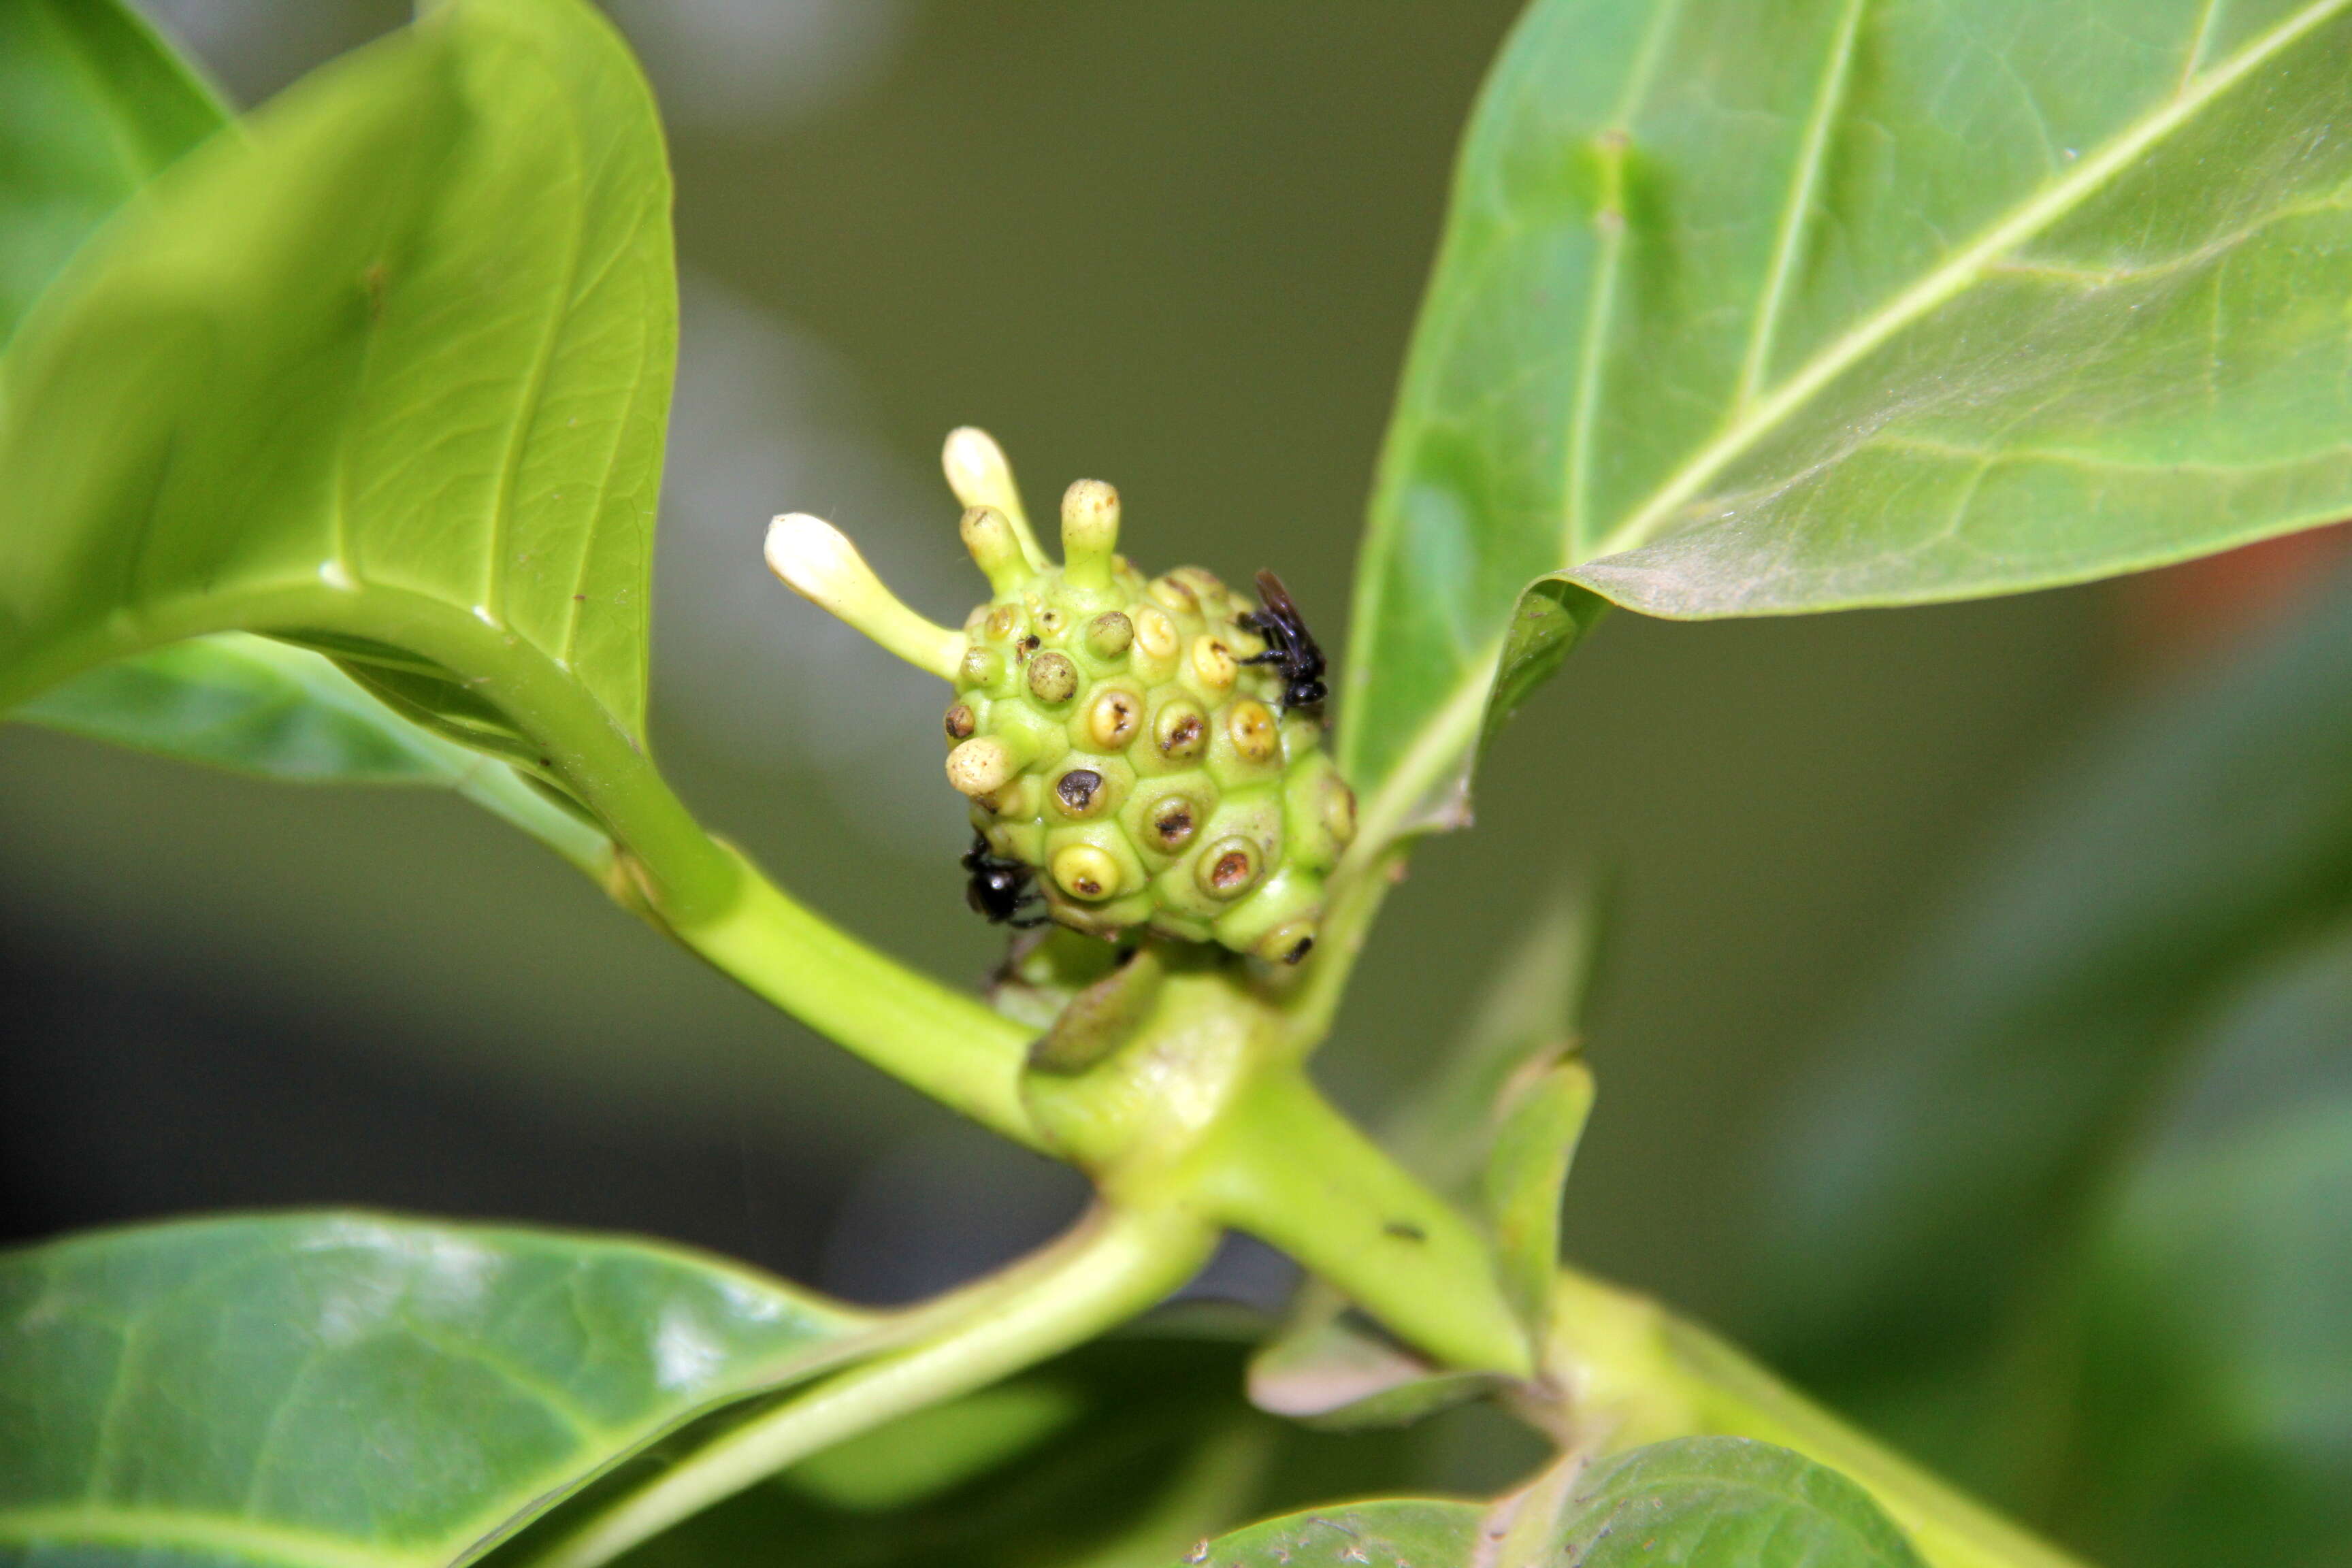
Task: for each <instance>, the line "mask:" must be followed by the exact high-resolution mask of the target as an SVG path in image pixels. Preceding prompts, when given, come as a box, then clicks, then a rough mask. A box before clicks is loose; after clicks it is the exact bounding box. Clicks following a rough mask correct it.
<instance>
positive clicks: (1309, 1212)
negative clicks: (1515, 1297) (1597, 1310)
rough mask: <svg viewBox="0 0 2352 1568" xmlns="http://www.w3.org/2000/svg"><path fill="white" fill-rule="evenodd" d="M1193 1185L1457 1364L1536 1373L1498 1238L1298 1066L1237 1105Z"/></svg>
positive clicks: (1402, 1332)
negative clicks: (1501, 1268)
mask: <svg viewBox="0 0 2352 1568" xmlns="http://www.w3.org/2000/svg"><path fill="white" fill-rule="evenodd" d="M1181 1181H1182V1182H1183V1183H1184V1184H1186V1185H1187V1186H1188V1187H1190V1188H1191V1190H1192V1191H1194V1192H1196V1193H1197V1194H1199V1196H1200V1198H1201V1200H1202V1201H1203V1202H1206V1203H1209V1204H1212V1205H1214V1206H1215V1210H1216V1213H1217V1214H1218V1215H1219V1216H1220V1217H1221V1218H1223V1220H1225V1221H1226V1222H1227V1223H1228V1224H1230V1225H1233V1226H1235V1227H1237V1228H1239V1229H1242V1230H1246V1231H1248V1232H1249V1233H1250V1234H1252V1235H1253V1236H1257V1237H1263V1238H1264V1239H1265V1240H1267V1241H1270V1242H1272V1243H1273V1244H1274V1245H1275V1246H1276V1247H1281V1248H1282V1249H1283V1250H1284V1251H1285V1252H1287V1253H1289V1254H1290V1255H1291V1256H1292V1257H1293V1258H1297V1259H1298V1261H1299V1262H1300V1263H1302V1264H1304V1265H1306V1267H1307V1268H1310V1269H1312V1270H1313V1271H1314V1272H1315V1273H1316V1274H1318V1275H1319V1276H1320V1277H1322V1278H1323V1279H1326V1280H1328V1281H1329V1282H1330V1283H1331V1284H1332V1285H1334V1286H1336V1287H1337V1288H1338V1289H1339V1290H1341V1291H1342V1292H1344V1293H1345V1294H1346V1295H1347V1296H1348V1297H1349V1299H1350V1300H1354V1301H1355V1302H1356V1303H1357V1304H1358V1305H1360V1306H1361V1307H1362V1308H1363V1309H1364V1310H1366V1311H1369V1312H1370V1313H1371V1314H1372V1315H1373V1316H1374V1317H1376V1318H1378V1319H1380V1320H1381V1322H1383V1323H1385V1324H1386V1325H1387V1326H1388V1327H1389V1328H1390V1329H1391V1331H1394V1332H1395V1333H1397V1334H1398V1335H1399V1336H1401V1337H1402V1338H1403V1339H1405V1340H1407V1341H1409V1342H1412V1344H1414V1345H1416V1346H1418V1347H1419V1348H1420V1349H1421V1350H1423V1351H1424V1352H1427V1353H1428V1354H1430V1355H1432V1356H1433V1357H1435V1358H1436V1359H1437V1360H1438V1361H1440V1362H1442V1363H1445V1364H1446V1365H1448V1366H1453V1367H1457V1368H1460V1369H1463V1370H1465V1371H1472V1372H1500V1373H1507V1374H1509V1375H1511V1376H1514V1377H1525V1376H1528V1374H1529V1373H1531V1372H1532V1371H1533V1370H1534V1357H1533V1355H1532V1353H1531V1351H1530V1349H1529V1346H1528V1336H1527V1331H1526V1330H1525V1329H1524V1328H1522V1327H1521V1325H1520V1324H1519V1322H1518V1320H1517V1318H1516V1317H1514V1316H1513V1315H1512V1312H1511V1309H1510V1304H1509V1302H1508V1301H1507V1300H1506V1299H1505V1297H1504V1294H1503V1291H1502V1288H1501V1286H1500V1284H1499V1282H1498V1281H1497V1279H1496V1273H1495V1267H1494V1255H1493V1252H1492V1250H1491V1249H1490V1248H1489V1247H1488V1246H1487V1244H1486V1238H1485V1237H1482V1236H1481V1235H1479V1234H1478V1232H1477V1231H1476V1230H1475V1229H1474V1228H1473V1227H1472V1226H1471V1225H1470V1224H1469V1222H1468V1221H1467V1220H1465V1218H1463V1216H1462V1215H1460V1214H1458V1213H1456V1212H1455V1211H1454V1208H1453V1207H1452V1206H1450V1205H1447V1204H1446V1203H1445V1202H1444V1200H1443V1199H1441V1198H1439V1197H1438V1196H1437V1195H1436V1194H1434V1193H1433V1192H1431V1191H1430V1190H1429V1188H1428V1187H1426V1186H1424V1185H1423V1184H1422V1183H1421V1182H1420V1181H1418V1180H1417V1179H1415V1178H1414V1177H1413V1176H1412V1174H1411V1173H1408V1172H1407V1171H1406V1170H1405V1169H1404V1167H1402V1165H1399V1164H1398V1163H1396V1162H1395V1161H1393V1160H1391V1159H1390V1158H1389V1157H1388V1155H1387V1154H1385V1153H1383V1152H1381V1149H1380V1146H1379V1145H1377V1144H1375V1143H1374V1142H1371V1140H1370V1139H1369V1138H1367V1137H1365V1136H1364V1135H1363V1134H1362V1133H1361V1132H1360V1131H1357V1130H1356V1128H1355V1127H1354V1125H1353V1124H1351V1123H1350V1122H1349V1121H1348V1120H1347V1118H1345V1117H1343V1116H1341V1115H1340V1114H1339V1111H1337V1110H1334V1109H1332V1107H1331V1104H1330V1102H1329V1101H1328V1100H1325V1099H1324V1098H1323V1097H1322V1095H1321V1094H1319V1093H1318V1092H1317V1090H1316V1089H1315V1087H1314V1086H1313V1085H1312V1084H1310V1083H1308V1082H1307V1079H1306V1078H1305V1077H1304V1075H1302V1074H1300V1073H1299V1072H1297V1071H1296V1070H1295V1069H1291V1068H1276V1069H1274V1070H1271V1071H1268V1072H1266V1073H1265V1074H1264V1075H1263V1076H1262V1077H1260V1078H1259V1079H1256V1080H1255V1082H1253V1083H1252V1084H1251V1085H1250V1086H1249V1087H1248V1089H1246V1090H1245V1091H1244V1093H1242V1094H1241V1095H1240V1096H1238V1097H1237V1098H1236V1099H1235V1100H1234V1104H1233V1105H1232V1107H1231V1108H1230V1109H1229V1110H1227V1111H1226V1113H1225V1114H1224V1116H1223V1118H1222V1119H1221V1120H1220V1122H1219V1124H1218V1126H1217V1129H1216V1131H1215V1132H1214V1133H1213V1135H1212V1136H1211V1138H1210V1139H1208V1140H1207V1141H1206V1142H1204V1143H1203V1144H1202V1148H1201V1150H1200V1152H1199V1153H1198V1155H1197V1156H1196V1157H1195V1158H1194V1159H1193V1160H1192V1162H1190V1163H1188V1164H1187V1165H1186V1166H1184V1167H1182V1168H1181Z"/></svg>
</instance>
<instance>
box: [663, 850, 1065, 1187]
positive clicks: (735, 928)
mask: <svg viewBox="0 0 2352 1568" xmlns="http://www.w3.org/2000/svg"><path fill="white" fill-rule="evenodd" d="M721 852H722V853H724V854H726V855H727V856H729V857H730V859H732V861H733V862H734V865H735V868H736V873H737V879H738V881H737V887H738V893H737V897H736V899H735V900H734V902H733V903H732V904H730V905H729V906H728V907H727V908H725V909H723V910H720V911H719V913H717V914H716V915H712V916H706V917H704V918H702V919H699V920H696V921H675V920H673V921H669V922H668V926H669V929H670V931H672V933H673V934H675V935H676V936H677V940H678V941H680V942H684V943H685V944H686V945H687V946H688V947H690V948H692V949H693V950H694V951H695V952H698V953H699V954H701V955H702V957H704V958H705V959H707V960H709V962H710V963H711V964H713V965H714V966H715V967H717V968H718V969H719V970H720V971H722V972H723V973H727V974H729V975H730V976H732V977H733V978H734V979H736V980H738V981H740V982H741V983H742V984H744V985H745V986H747V987H749V988H750V989H751V991H752V992H753V993H755V994H758V995H760V996H762V997H765V998H766V999H767V1000H768V1001H770V1002H772V1003H773V1004H775V1005H777V1006H779V1007H782V1009H783V1010H784V1011H785V1012H787V1013H790V1014H792V1015H793V1016H794V1017H796V1018H798V1019H800V1020H801V1022H803V1023H804V1024H806V1025H807V1026H809V1027H810V1028H812V1029H814V1030H816V1031H817V1032H818V1033H819V1034H822V1035H824V1036H827V1037H830V1038H832V1039H834V1040H835V1041H838V1042H839V1043H840V1044H841V1045H843V1046H845V1047H848V1048H849V1049H850V1050H852V1051H855V1052H856V1053H857V1054H858V1055H859V1056H861V1057H863V1058H866V1060H867V1061H869V1062H872V1063H873V1064H874V1065H875V1066H876V1067H878V1068H881V1069H882V1070H883V1071H885V1072H887V1073H889V1074H891V1075H892V1076H893V1077H896V1078H898V1079H901V1080H903V1081H905V1082H907V1083H909V1084H912V1085H913V1086H914V1087H915V1088H917V1089H920V1090H922V1091H923V1092H924V1093H925V1094H928V1095H929V1096H930V1097H931V1098H932V1099H933V1100H939V1101H940V1103H942V1104H944V1105H948V1106H951V1107H953V1108H954V1109H955V1110H960V1111H961V1112H963V1114H965V1115H966V1116H969V1117H971V1119H972V1120H973V1121H977V1122H979V1123H980V1124H981V1125H982V1126H983V1127H987V1128H990V1129H991V1130H992V1131H997V1132H1000V1133H1003V1135H1004V1136H1005V1137H1007V1138H1010V1139H1012V1140H1013V1142H1017V1143H1021V1144H1024V1145H1026V1146H1027V1147H1029V1148H1032V1149H1043V1148H1044V1144H1043V1143H1042V1142H1041V1141H1040V1139H1039V1136H1038V1133H1037V1131H1036V1129H1035V1127H1034V1125H1033V1124H1032V1123H1031V1121H1030V1118H1029V1112H1028V1111H1027V1110H1025V1109H1024V1107H1023V1105H1022V1102H1021V1070H1022V1065H1023V1062H1024V1058H1025V1055H1026V1052H1027V1050H1028V1046H1029V1031H1027V1030H1026V1029H1024V1028H1022V1027H1021V1026H1019V1025H1017V1024H1015V1023H1013V1022H1012V1021H1011V1020H1010V1019H1007V1018H1004V1017H1002V1016H998V1015H997V1014H996V1013H994V1012H992V1011H991V1010H989V1009H988V1008H987V1007H985V1006H983V1005H981V1004H980V1003H978V1002H976V1001H974V1000H973V999H972V998H971V997H969V996H966V995H964V994H961V992H956V991H950V990H949V989H948V988H947V987H945V986H943V985H940V984H938V983H937V982H936V981H933V980H931V979H929V977H927V976H924V975H921V974H918V973H914V972H913V971H911V970H909V969H908V968H907V967H906V966H905V965H903V964H901V963H898V962H897V961H895V960H893V959H890V958H887V957H886V956H884V955H883V954H881V953H879V952H876V951H875V950H874V949H872V948H870V947H867V946H866V944H865V943H863V942H859V941H857V940H856V938H855V937H852V936H850V935H848V934H847V933H846V932H845V931H842V930H840V928H838V927H836V926H835V925H833V924H832V923H830V922H829V921H825V920H824V919H822V918H820V917H819V916H817V915H814V914H812V913H811V912H810V911H809V910H807V909H805V908H804V907H803V906H802V905H801V904H799V903H797V902H795V901H793V899H791V898H790V897H789V896H787V895H786V894H785V893H784V892H783V891H782V889H779V888H778V887H777V886H776V885H775V884H774V883H772V882H771V881H769V880H768V879H767V878H765V877H763V876H761V874H760V871H759V869H758V868H756V867H754V866H752V865H751V862H750V861H748V860H745V859H743V858H741V857H740V855H738V854H737V853H736V852H735V851H734V850H733V849H731V848H724V847H722V849H721Z"/></svg>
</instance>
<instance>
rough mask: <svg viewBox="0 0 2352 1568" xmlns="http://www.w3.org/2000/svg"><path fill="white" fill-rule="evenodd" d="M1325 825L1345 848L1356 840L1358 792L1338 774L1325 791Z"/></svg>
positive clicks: (1333, 777)
mask: <svg viewBox="0 0 2352 1568" xmlns="http://www.w3.org/2000/svg"><path fill="white" fill-rule="evenodd" d="M1323 826H1325V827H1327V828H1328V829H1329V830H1330V833H1331V837H1332V838H1333V840H1334V841H1336V842H1337V843H1338V844H1339V845H1340V846H1341V847H1343V848H1344V847H1346V846H1348V845H1349V844H1351V843H1353V842H1355V837H1356V792H1355V791H1354V790H1351V789H1349V787H1348V786H1347V784H1346V783H1345V782H1344V781H1342V780H1341V779H1340V778H1339V776H1338V775H1337V774H1334V775H1333V776H1332V778H1331V780H1330V783H1329V784H1328V786H1327V787H1326V788H1325V790H1324V792H1323Z"/></svg>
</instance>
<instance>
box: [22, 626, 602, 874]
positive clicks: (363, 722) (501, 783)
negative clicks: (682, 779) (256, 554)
mask: <svg viewBox="0 0 2352 1568" xmlns="http://www.w3.org/2000/svg"><path fill="white" fill-rule="evenodd" d="M9 717H10V718H12V719H17V720H23V721H27V722H30V723H35V724H41V725H45V726H47V727H48V728H50V729H53V730H62V731H66V732H68V733H69V734H75V735H81V736H85V737H87V738H89V739H90V740H96V741H108V742H113V743H114V744H116V745H121V746H130V747H133V748H136V749H137V750H140V751H144V752H155V753H156V754H158V755H161V756H167V757H173V758H177V759H179V760H181V761H184V762H196V763H211V764H212V765H214V766H215V767H224V768H233V769H235V770H236V771H237V772H239V773H254V774H257V775H259V776H261V777H264V778H273V779H280V780H286V781H289V782H294V783H340V784H425V785H435V786H438V787H440V788H443V789H450V790H455V791H457V793H458V794H460V795H465V796H466V797H467V798H468V799H470V800H472V801H474V802H475V803H476V804H477V805H481V806H482V807H483V808H484V809H486V810H488V811H490V812H493V813H495V814H497V815H498V816H502V817H504V818H506V819H507V820H508V821H509V822H511V823H513V824H514V825H515V826H518V827H520V828H521V829H522V830H523V831H524V832H526V833H529V834H530V835H531V836H532V837H536V838H538V839H540V840H541V842H542V843H545V844H546V845H548V846H549V847H551V848H552V849H554V850H555V851H556V853H558V854H560V855H562V856H563V857H564V858H566V859H568V860H571V861H572V862H573V863H574V864H575V865H578V866H579V867H581V868H583V869H584V870H587V871H590V872H591V873H593V874H596V875H602V874H603V873H604V869H605V868H606V867H607V866H608V865H609V864H610V859H611V852H612V843H611V841H610V840H609V839H607V838H606V837H604V835H603V834H602V833H600V832H598V831H597V830H596V829H595V828H593V827H592V826H589V825H588V824H587V823H586V822H584V821H583V820H582V818H581V817H580V816H578V815H577V813H576V812H574V811H572V810H568V809H566V808H565V807H564V806H563V805H560V804H558V803H557V802H556V801H555V800H553V799H551V798H550V797H549V796H548V795H546V794H544V793H542V792H541V791H539V790H536V789H534V788H532V787H531V786H530V784H528V783H526V782H525V781H524V779H523V778H522V776H521V775H520V774H519V773H516V772H515V770H514V769H512V768H510V767H509V766H507V765H506V764H505V763H500V762H498V761H496V760H495V759H493V758H490V757H486V756H484V755H482V754H481V753H480V752H475V751H470V750H468V749H467V748H466V747H464V746H460V745H457V743H455V742H450V741H445V740H442V739H441V738H440V737H439V736H437V735H435V734H433V733H431V732H430V731H426V730H424V729H422V728H420V727H418V726H417V725H415V724H412V723H410V722H408V721H406V720H404V719H403V718H401V717H400V716H399V715H398V714H396V713H394V712H393V711H392V710H390V709H388V708H386V707H385V706H384V705H383V703H381V702H379V701H377V700H375V699H374V698H373V697H371V696H369V695H368V694H367V692H366V691H364V690H362V689H361V688H360V686H359V685H358V683H357V682H355V681H353V680H352V679H351V677H349V676H347V675H345V674H344V673H343V672H342V671H341V670H340V669H337V668H335V667H334V666H333V665H332V664H331V663H330V662H328V660H327V659H325V658H322V657H320V655H318V654H315V653H311V652H309V651H308V650H306V649H303V648H298V647H288V646H287V645H286V644H284V643H279V642H272V641H270V640H269V639H268V638H267V637H254V636H252V635H251V634H249V633H246V632H216V633H215V634H214V635H212V636H211V637H194V638H191V639H190V640H188V641H186V642H182V643H172V644H169V645H167V646H165V647H159V648H156V649H153V650H152V651H151V652H148V653H144V654H140V655H138V656H136V657H134V658H127V659H121V660H119V661H117V662H115V663H113V664H104V665H100V666H99V667H98V668H96V669H93V670H90V671H89V672H88V673H87V674H83V675H79V676H76V677H75V678H74V679H71V680H68V681H67V682H66V683H65V684H64V685H63V686H57V687H52V688H50V689H48V690H47V691H45V692H43V693H42V694H41V695H40V696H38V697H37V698H35V699H34V700H32V701H31V702H29V703H27V704H26V706H24V707H22V708H20V709H18V710H16V712H14V713H12V714H10V715H9Z"/></svg>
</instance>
